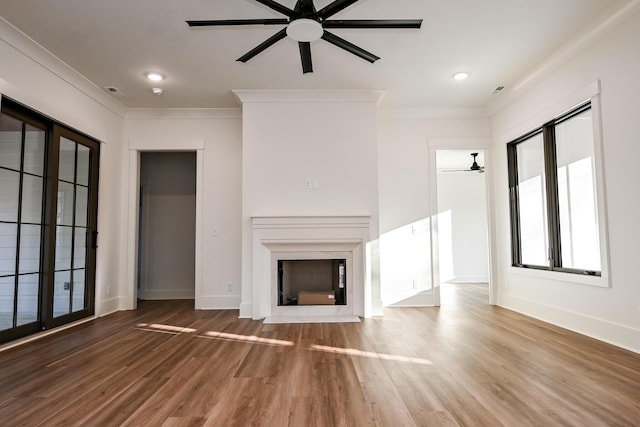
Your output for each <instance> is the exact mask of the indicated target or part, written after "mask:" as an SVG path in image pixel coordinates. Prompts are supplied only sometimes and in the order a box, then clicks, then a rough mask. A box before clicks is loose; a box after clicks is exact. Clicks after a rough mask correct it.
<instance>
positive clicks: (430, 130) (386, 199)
mask: <svg viewBox="0 0 640 427" xmlns="http://www.w3.org/2000/svg"><path fill="white" fill-rule="evenodd" d="M442 114H443V113H442V112H433V111H426V112H420V111H419V112H415V111H400V112H390V111H381V116H380V119H379V123H380V124H379V138H378V141H379V144H378V152H379V155H378V174H379V194H380V246H381V247H380V254H381V255H380V258H381V260H380V269H381V272H380V275H381V288H382V289H381V292H382V298H383V302H384V304H385V305H392V304H393V305H405V306H412V305H434V304H438V301H437V299H434V296H433V294H427V292H426V290H429V292H430V289H431V286H432V281H431V274H432V271H431V266H430V265H429V263H430V257H431V251H430V246H431V242H430V237H429V231H428V227H430V224H429V217H430V211H431V199H430V198H431V194H432V193H433V192H434V190H435V187H434V188H432V185H435V183H434V182H432V178H431V177H432V176H434V177H435V171H434V170H432V166H433V167H435V159H432V158H431V157H432V156H433V155H432V154H430V153H432V148H430V144H431V143H432V142H434V141H436V142H437V145H438V148H443V149H446V148H451V149H460V148H476V146H477V144H478V141H482V143H484V141H485V140H487V139H488V138H489V137H490V135H491V128H490V121H489V118H488V117H486V116H485V115H484V113H483V112H482V111H475V110H472V111H464V110H463V111H454V112H447V113H446V115H444V116H442ZM425 246H426V248H425ZM416 251H420V252H419V253H418V254H416Z"/></svg>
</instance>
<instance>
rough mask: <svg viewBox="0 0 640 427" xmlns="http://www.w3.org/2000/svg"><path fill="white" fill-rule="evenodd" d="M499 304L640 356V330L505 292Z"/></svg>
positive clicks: (501, 295)
mask: <svg viewBox="0 0 640 427" xmlns="http://www.w3.org/2000/svg"><path fill="white" fill-rule="evenodd" d="M499 301H500V302H499V305H500V306H501V307H504V308H507V309H509V310H513V311H517V312H518V313H522V314H525V315H527V316H530V317H533V318H535V319H538V320H542V321H543V322H548V323H551V324H554V325H556V326H560V327H561V328H565V329H568V330H570V331H573V332H577V333H579V334H582V335H586V336H588V337H591V338H595V339H597V340H599V341H603V342H606V343H608V344H611V345H615V346H616V347H620V348H623V349H625V350H629V351H632V352H634V353H640V329H636V328H632V327H630V326H627V325H621V324H619V323H614V322H610V321H607V320H603V319H599V318H596V317H592V316H587V315H584V314H581V313H575V312H571V311H568V310H564V309H562V308H559V307H553V306H549V305H545V304H540V303H538V302H536V301H531V300H528V299H526V298H520V297H516V296H513V295H509V294H508V293H504V292H503V293H501V294H500V299H499Z"/></svg>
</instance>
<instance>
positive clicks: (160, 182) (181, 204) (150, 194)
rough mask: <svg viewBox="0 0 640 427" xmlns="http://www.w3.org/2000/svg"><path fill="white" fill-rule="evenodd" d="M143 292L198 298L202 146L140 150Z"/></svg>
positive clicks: (151, 296)
mask: <svg viewBox="0 0 640 427" xmlns="http://www.w3.org/2000/svg"><path fill="white" fill-rule="evenodd" d="M138 212H139V217H138V230H139V233H138V273H137V279H138V280H137V298H138V299H141V300H166V299H193V298H194V297H195V260H196V152H194V151H191V152H176V151H170V152H142V153H140V200H139V209H138Z"/></svg>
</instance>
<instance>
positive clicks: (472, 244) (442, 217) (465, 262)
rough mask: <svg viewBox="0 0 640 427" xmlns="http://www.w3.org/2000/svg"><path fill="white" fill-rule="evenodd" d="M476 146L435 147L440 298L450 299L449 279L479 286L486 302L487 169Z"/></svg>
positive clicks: (452, 294) (452, 297)
mask: <svg viewBox="0 0 640 427" xmlns="http://www.w3.org/2000/svg"><path fill="white" fill-rule="evenodd" d="M484 154H485V153H484V151H482V150H436V171H437V174H436V175H437V176H436V180H437V217H438V218H437V224H438V233H437V246H438V254H437V255H438V277H439V280H438V283H437V284H436V286H438V285H439V286H440V303H441V304H442V305H448V304H456V301H455V295H457V293H456V292H454V289H453V287H454V284H455V286H457V287H465V286H467V287H468V288H469V290H472V289H475V290H478V291H482V290H483V289H484V290H485V292H484V294H485V295H487V298H486V302H487V303H489V299H488V295H489V289H488V288H489V277H490V274H489V244H488V232H489V231H488V216H487V179H486V176H487V174H486V173H484V172H485V169H484V167H485V156H484Z"/></svg>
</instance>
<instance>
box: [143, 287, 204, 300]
mask: <svg viewBox="0 0 640 427" xmlns="http://www.w3.org/2000/svg"><path fill="white" fill-rule="evenodd" d="M194 298H195V292H194V290H193V289H167V290H161V291H142V290H140V299H142V300H168V299H194Z"/></svg>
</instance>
